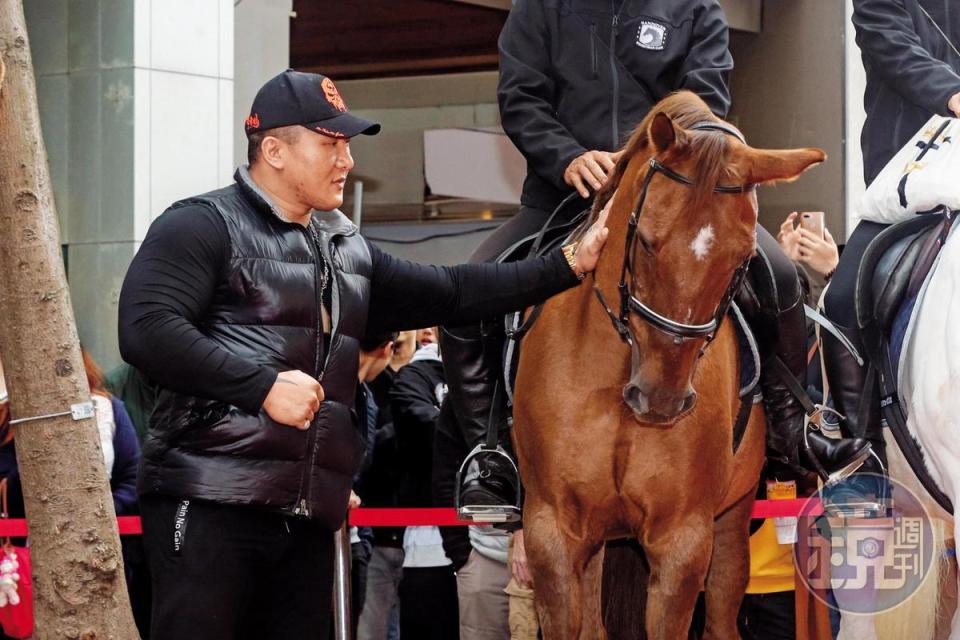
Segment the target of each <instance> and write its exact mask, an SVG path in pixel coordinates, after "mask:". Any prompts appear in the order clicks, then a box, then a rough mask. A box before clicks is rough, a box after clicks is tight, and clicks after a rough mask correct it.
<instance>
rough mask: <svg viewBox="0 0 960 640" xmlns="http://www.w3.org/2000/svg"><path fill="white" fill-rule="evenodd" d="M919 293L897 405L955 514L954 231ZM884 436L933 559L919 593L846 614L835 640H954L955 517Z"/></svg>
mask: <svg viewBox="0 0 960 640" xmlns="http://www.w3.org/2000/svg"><path fill="white" fill-rule="evenodd" d="M956 230H957V229H956V228H955V229H954V231H956ZM922 296H923V297H922V299H921V301H920V304H918V305H917V308H916V310H915V311H914V314H913V317H912V318H911V324H912V326H913V330H912V331H911V332H910V333H909V334H908V335H909V337H908V339H907V343H906V344H905V345H904V354H905V355H904V357H903V358H902V359H901V372H900V396H901V402H903V406H904V409H905V410H906V412H907V415H908V418H907V426H908V428H909V430H910V433H911V434H912V435H913V436H914V438H915V439H916V440H917V441H918V442H919V443H920V447H921V449H922V450H923V454H924V461H925V464H926V467H927V471H928V472H929V473H930V476H931V477H932V478H933V480H934V481H935V482H936V483H937V485H938V486H939V487H940V489H941V490H942V491H943V492H944V494H946V495H947V496H948V497H949V498H950V500H951V502H952V503H953V505H954V510H955V511H957V512H958V514H960V386H958V385H960V233H955V232H954V233H951V234H950V236H949V237H948V239H947V242H946V243H945V245H944V247H943V249H942V250H941V252H940V256H939V262H938V264H937V265H936V266H935V268H934V269H933V271H932V273H931V275H930V277H929V278H928V280H927V283H926V285H925V289H924V292H923V293H922ZM886 440H887V457H888V467H889V472H890V477H891V478H892V479H893V480H896V481H898V482H900V483H901V484H903V485H905V486H906V487H907V488H909V489H911V490H912V491H913V492H914V494H915V495H916V496H917V497H918V498H919V499H920V501H921V502H922V503H923V505H924V507H926V510H927V513H928V515H929V516H930V517H931V520H932V522H933V524H934V540H935V546H934V556H933V562H932V566H931V569H930V572H929V574H928V576H927V578H926V579H925V581H924V583H923V585H922V586H921V587H920V589H919V591H918V592H917V593H916V594H914V595H913V596H912V597H911V598H910V599H908V600H907V601H906V602H905V603H904V604H902V605H900V606H899V607H896V608H894V609H892V610H890V611H887V612H885V613H882V614H878V615H875V616H858V615H849V614H846V615H844V616H843V618H842V623H841V634H840V640H874V639H877V640H886V639H888V638H889V639H891V640H894V639H895V640H903V639H906V638H909V639H910V640H933V639H935V638H936V639H937V640H939V639H941V638H949V639H950V640H960V610H958V609H957V608H956V593H957V588H958V585H957V572H956V562H955V558H953V557H950V556H949V555H947V554H945V553H944V549H945V548H946V546H947V544H946V543H947V542H948V541H949V540H951V539H955V531H956V530H957V526H958V525H960V520H958V517H960V515H958V514H954V515H951V514H948V513H947V512H946V511H944V510H943V509H942V508H941V507H940V506H939V505H938V504H937V503H936V502H935V501H934V500H933V499H932V498H931V497H930V496H929V494H928V493H927V492H926V491H925V490H924V489H923V487H922V485H921V484H920V481H919V480H918V479H917V477H916V474H914V472H913V470H912V469H911V468H910V466H909V465H908V464H907V462H906V459H905V458H904V456H903V454H902V453H901V451H900V449H899V447H898V446H897V443H896V442H895V441H894V439H893V436H892V435H891V434H890V432H889V430H887V431H886ZM951 615H952V616H953V620H952V623H949V619H950V616H951ZM948 632H949V633H948Z"/></svg>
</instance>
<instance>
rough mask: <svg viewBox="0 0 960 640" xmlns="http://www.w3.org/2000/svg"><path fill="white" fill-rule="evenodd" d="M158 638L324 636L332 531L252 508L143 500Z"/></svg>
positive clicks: (212, 639) (153, 628)
mask: <svg viewBox="0 0 960 640" xmlns="http://www.w3.org/2000/svg"><path fill="white" fill-rule="evenodd" d="M140 509H141V514H142V518H143V541H144V545H145V547H146V551H147V560H148V561H149V563H150V573H151V576H152V583H153V619H152V622H151V633H150V637H151V638H152V640H168V639H169V640H180V639H182V638H204V640H232V639H233V638H257V639H260V638H278V639H279V638H289V639H290V640H294V639H297V640H299V639H301V638H323V637H324V636H326V634H327V633H328V629H329V627H330V617H331V595H332V590H333V533H332V532H330V531H327V530H325V529H323V528H321V527H319V526H317V525H316V524H315V523H313V522H311V521H309V520H304V519H299V518H292V517H287V516H282V515H280V514H279V513H275V512H271V511H268V510H262V509H257V508H254V507H242V506H230V505H220V504H214V503H208V502H196V501H190V502H186V501H180V500H176V499H173V498H165V497H157V496H150V497H144V498H141V503H140Z"/></svg>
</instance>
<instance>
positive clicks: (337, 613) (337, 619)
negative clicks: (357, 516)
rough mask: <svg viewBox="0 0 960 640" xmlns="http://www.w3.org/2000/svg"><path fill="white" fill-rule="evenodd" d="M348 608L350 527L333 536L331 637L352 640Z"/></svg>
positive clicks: (344, 523) (344, 525)
mask: <svg viewBox="0 0 960 640" xmlns="http://www.w3.org/2000/svg"><path fill="white" fill-rule="evenodd" d="M350 622H351V607H350V525H349V524H347V522H346V520H344V522H343V524H342V525H341V526H340V530H339V531H337V532H335V533H334V534H333V637H334V639H335V640H353V633H352V631H353V630H352V629H351V624H350Z"/></svg>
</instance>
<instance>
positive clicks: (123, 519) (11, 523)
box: [0, 498, 823, 538]
mask: <svg viewBox="0 0 960 640" xmlns="http://www.w3.org/2000/svg"><path fill="white" fill-rule="evenodd" d="M806 503H807V499H806V498H798V499H796V500H757V501H756V502H754V503H753V513H752V514H751V517H753V518H754V519H763V518H789V517H792V516H797V515H799V514H800V511H801V510H803V508H804V505H805V504H806ZM821 513H823V507H822V506H821V505H820V504H819V503H813V504H811V505H810V507H808V508H807V510H806V511H805V513H804V515H808V516H818V515H820V514H821ZM350 524H352V525H354V526H358V527H422V526H435V527H459V526H468V525H473V524H478V523H475V522H471V521H468V520H460V519H459V518H457V511H456V509H452V508H445V509H443V508H441V509H368V508H361V509H352V510H351V511H350ZM117 526H118V528H119V529H120V535H122V536H134V535H140V534H141V533H143V528H142V527H141V526H140V518H139V517H137V516H120V517H119V518H117ZM26 535H27V521H26V520H23V519H2V520H0V537H4V538H5V537H10V538H23V537H26Z"/></svg>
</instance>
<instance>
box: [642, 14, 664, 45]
mask: <svg viewBox="0 0 960 640" xmlns="http://www.w3.org/2000/svg"><path fill="white" fill-rule="evenodd" d="M637 46H638V47H642V48H644V49H651V50H653V51H662V50H663V49H664V48H665V47H666V46H667V28H666V27H665V26H663V25H662V24H659V23H657V22H648V21H647V20H644V21H643V22H641V23H640V26H639V27H638V28H637Z"/></svg>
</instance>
